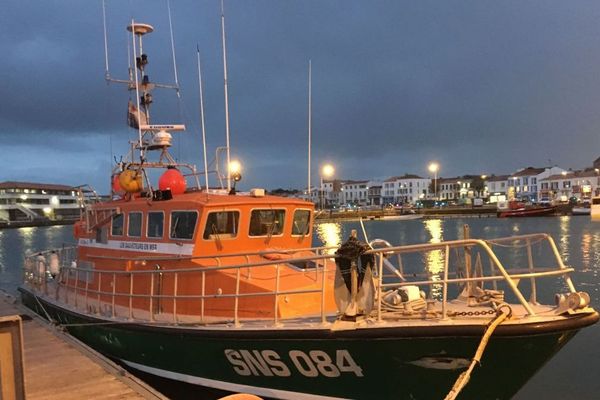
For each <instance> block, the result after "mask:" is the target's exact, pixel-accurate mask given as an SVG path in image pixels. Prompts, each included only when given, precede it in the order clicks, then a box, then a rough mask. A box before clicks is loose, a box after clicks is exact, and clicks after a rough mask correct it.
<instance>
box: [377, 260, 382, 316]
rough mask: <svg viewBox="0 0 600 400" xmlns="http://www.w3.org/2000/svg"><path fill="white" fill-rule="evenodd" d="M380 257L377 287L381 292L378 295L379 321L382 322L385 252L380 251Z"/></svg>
mask: <svg viewBox="0 0 600 400" xmlns="http://www.w3.org/2000/svg"><path fill="white" fill-rule="evenodd" d="M378 257H379V262H378V263H377V264H378V265H379V267H378V271H379V276H378V279H379V285H378V288H377V292H378V293H379V295H378V296H377V322H381V321H382V315H381V300H382V297H383V292H382V285H383V253H379V254H378Z"/></svg>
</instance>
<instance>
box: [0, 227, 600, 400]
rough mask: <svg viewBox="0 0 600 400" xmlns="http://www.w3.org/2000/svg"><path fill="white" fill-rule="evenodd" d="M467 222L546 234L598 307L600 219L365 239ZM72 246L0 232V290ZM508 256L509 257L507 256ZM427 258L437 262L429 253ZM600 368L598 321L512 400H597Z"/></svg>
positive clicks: (499, 231) (379, 231) (319, 236)
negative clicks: (40, 256) (32, 263)
mask: <svg viewBox="0 0 600 400" xmlns="http://www.w3.org/2000/svg"><path fill="white" fill-rule="evenodd" d="M465 224H468V225H469V226H470V231H471V237H473V238H485V239H491V238H495V237H506V236H511V235H520V234H527V233H538V232H546V233H548V234H550V235H551V236H552V237H553V238H554V240H555V241H556V244H557V246H558V249H559V251H560V253H561V255H562V258H563V260H564V261H565V263H566V264H567V265H569V266H571V267H573V268H574V269H575V270H576V272H575V273H574V274H573V279H574V282H575V285H576V287H577V288H578V289H579V290H582V291H586V292H588V293H589V294H590V296H591V303H592V306H593V307H595V308H596V309H600V222H593V221H591V220H590V219H589V217H581V216H579V217H569V216H564V217H547V218H522V219H496V218H481V219H480V218H447V219H426V220H412V221H365V223H364V225H365V230H366V232H367V236H368V237H369V239H374V238H381V239H385V240H387V241H389V242H390V243H391V244H393V245H400V244H415V243H423V242H436V241H441V240H452V239H458V238H461V237H462V235H463V226H464V225H465ZM352 229H357V230H358V231H359V232H361V231H362V229H361V227H360V223H359V222H357V221H349V222H339V223H338V222H336V223H321V224H319V225H317V226H316V227H315V235H314V240H313V241H314V244H315V245H321V244H325V245H330V246H337V245H339V244H341V243H342V242H343V241H344V240H345V239H346V238H347V237H348V236H349V234H350V231H351V230H352ZM70 244H73V235H72V227H71V226H50V227H38V228H20V229H7V230H0V288H2V289H4V290H6V291H8V292H11V293H16V287H17V285H18V284H19V282H20V281H21V269H20V267H21V262H22V259H23V255H24V254H26V253H32V252H35V251H39V250H43V249H48V248H51V247H60V246H63V245H70ZM507 256H508V257H509V258H508V260H509V261H510V254H508V255H507ZM431 262H432V263H436V262H438V260H436V259H435V257H433V258H432V259H431ZM526 356H527V355H526V354H524V355H523V357H526ZM514 362H515V365H514V368H519V359H518V358H516V359H515V360H514ZM599 372H600V324H598V325H595V326H592V327H590V328H587V329H585V330H583V331H582V332H580V333H579V334H578V335H577V336H576V337H575V338H574V339H573V340H572V341H571V342H570V343H568V344H567V346H566V347H565V348H564V349H563V350H562V351H561V352H559V353H558V354H557V355H556V356H555V357H554V358H553V359H552V360H550V362H549V363H548V364H547V365H546V366H545V367H544V368H543V369H542V370H541V371H539V372H538V373H537V374H536V375H535V376H534V377H533V378H532V379H531V380H530V381H529V382H528V383H527V385H526V386H525V387H524V388H523V389H522V390H521V391H520V392H519V393H518V394H517V395H516V396H515V397H514V399H516V400H525V399H531V398H534V397H539V398H544V399H578V400H586V399H590V400H591V399H596V398H598V393H600V380H599V379H597V376H598V373H599ZM504 380H510V376H501V377H498V384H499V385H501V384H502V382H503V381H504Z"/></svg>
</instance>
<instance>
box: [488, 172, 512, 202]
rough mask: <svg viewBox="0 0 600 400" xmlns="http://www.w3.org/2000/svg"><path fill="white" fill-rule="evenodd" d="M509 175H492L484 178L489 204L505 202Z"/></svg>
mask: <svg viewBox="0 0 600 400" xmlns="http://www.w3.org/2000/svg"><path fill="white" fill-rule="evenodd" d="M508 178H510V175H498V176H495V175H492V176H489V177H487V178H486V181H485V182H486V186H487V193H488V199H489V202H490V203H497V202H499V201H506V199H507V190H508Z"/></svg>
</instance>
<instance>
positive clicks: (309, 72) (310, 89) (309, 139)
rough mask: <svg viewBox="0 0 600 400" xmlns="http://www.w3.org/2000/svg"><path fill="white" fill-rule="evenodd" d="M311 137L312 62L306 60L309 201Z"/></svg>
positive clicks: (308, 191) (309, 191)
mask: <svg viewBox="0 0 600 400" xmlns="http://www.w3.org/2000/svg"><path fill="white" fill-rule="evenodd" d="M311 137H312V60H310V59H309V60H308V186H307V188H308V189H307V193H308V198H309V199H310V193H311V188H310V150H311Z"/></svg>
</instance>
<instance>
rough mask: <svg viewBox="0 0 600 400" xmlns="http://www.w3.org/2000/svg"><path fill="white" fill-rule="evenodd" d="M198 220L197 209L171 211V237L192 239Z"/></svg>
mask: <svg viewBox="0 0 600 400" xmlns="http://www.w3.org/2000/svg"><path fill="white" fill-rule="evenodd" d="M197 220H198V212H197V211H173V212H172V213H171V233H170V237H171V239H188V240H190V239H192V238H193V237H194V230H196V221H197Z"/></svg>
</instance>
